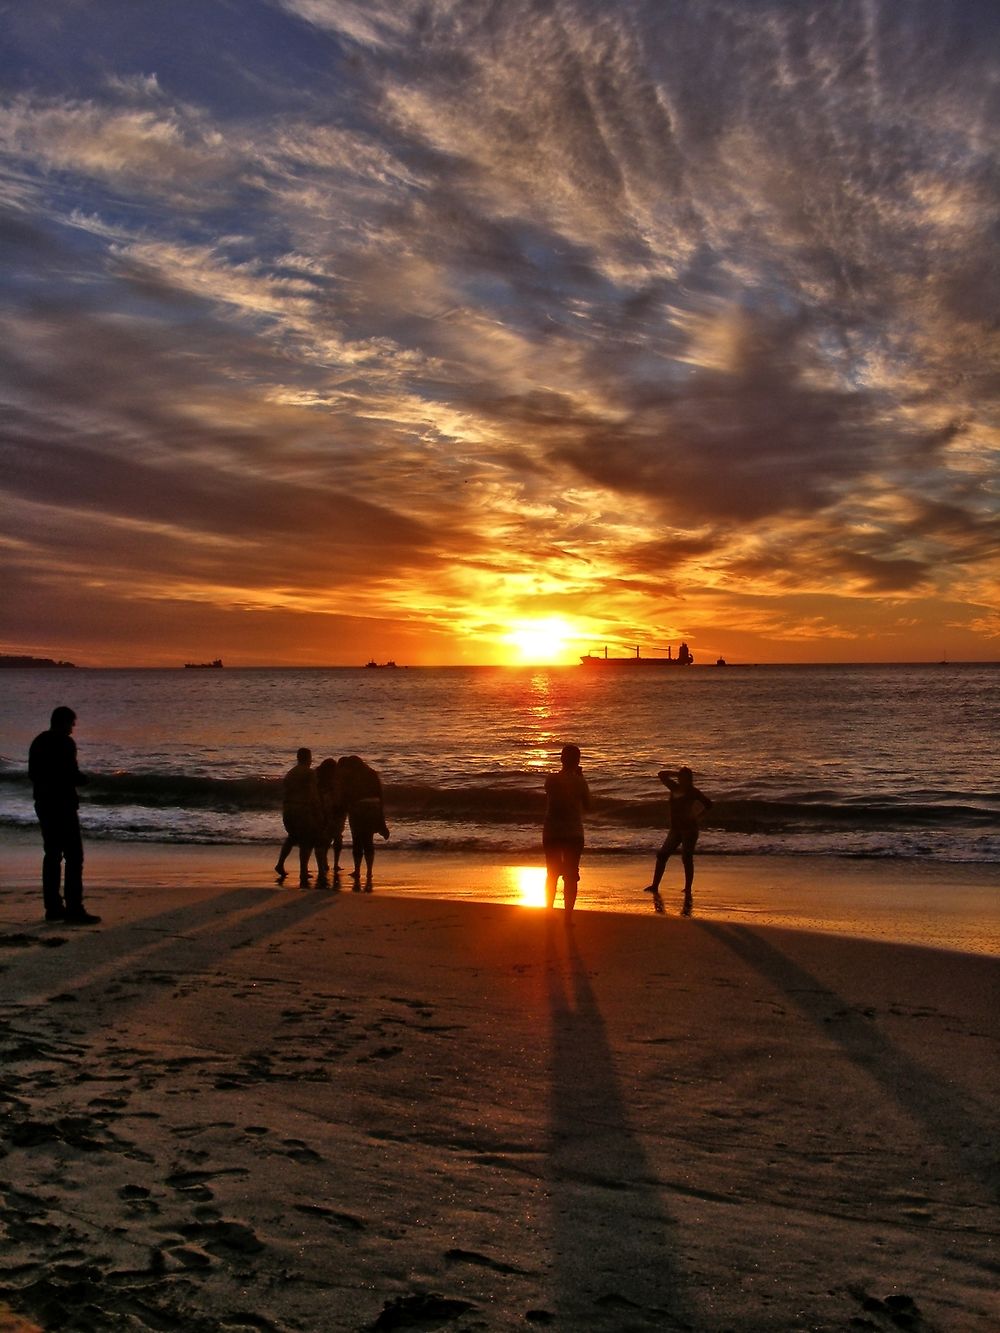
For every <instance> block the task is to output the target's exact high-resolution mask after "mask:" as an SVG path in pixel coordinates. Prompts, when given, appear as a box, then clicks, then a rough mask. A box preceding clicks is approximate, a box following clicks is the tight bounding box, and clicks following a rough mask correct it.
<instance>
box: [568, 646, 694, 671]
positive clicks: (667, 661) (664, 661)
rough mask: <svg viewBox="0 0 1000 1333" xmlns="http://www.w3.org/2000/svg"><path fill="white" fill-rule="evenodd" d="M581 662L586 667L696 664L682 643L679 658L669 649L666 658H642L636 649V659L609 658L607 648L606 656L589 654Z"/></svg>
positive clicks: (678, 652) (689, 651)
mask: <svg viewBox="0 0 1000 1333" xmlns="http://www.w3.org/2000/svg"><path fill="white" fill-rule="evenodd" d="M580 662H581V664H582V665H583V666H585V667H635V666H641V667H646V666H649V667H667V666H691V664H692V663H693V662H694V656H693V655H692V653H691V650H690V649H689V648H688V646H687V644H686V643H682V644H681V646H680V647H679V648H678V649H677V656H676V657H674V655H673V651H672V649H671V648H670V647H669V646H668V647H667V655H666V657H642V656H641V655H640V653H639V649H638V648H636V649H635V656H634V657H609V656H608V650H607V648H605V650H604V656H603V657H600V656H598V655H597V654H596V653H587V654H586V655H585V656H583V657H581V658H580Z"/></svg>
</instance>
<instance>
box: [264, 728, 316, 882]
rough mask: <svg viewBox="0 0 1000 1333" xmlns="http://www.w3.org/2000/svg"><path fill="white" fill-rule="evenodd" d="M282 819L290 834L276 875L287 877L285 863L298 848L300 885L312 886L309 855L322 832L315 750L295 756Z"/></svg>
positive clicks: (307, 750)
mask: <svg viewBox="0 0 1000 1333" xmlns="http://www.w3.org/2000/svg"><path fill="white" fill-rule="evenodd" d="M281 818H282V820H283V822H284V825H285V833H286V834H287V835H288V836H287V837H286V838H285V841H284V842H283V843H282V844H281V851H280V852H279V853H278V864H277V865H276V866H275V867H274V873H275V874H276V875H277V876H278V878H279V879H284V878H285V861H286V860H287V859H288V854H289V852H290V851H291V850H292V848H293V847H298V849H299V885H300V887H301V888H303V889H305V888H308V887H309V855H310V853H311V852H312V849H313V847H314V846H315V843H316V837H317V834H318V831H319V828H318V826H319V789H318V788H317V786H316V774H315V773H314V772H313V769H312V750H309V749H306V747H305V746H303V747H302V748H301V749H300V750H299V751H297V753H296V756H295V767H294V768H290V769H289V770H288V772H287V773H286V774H285V781H284V789H283V793H282V803H281Z"/></svg>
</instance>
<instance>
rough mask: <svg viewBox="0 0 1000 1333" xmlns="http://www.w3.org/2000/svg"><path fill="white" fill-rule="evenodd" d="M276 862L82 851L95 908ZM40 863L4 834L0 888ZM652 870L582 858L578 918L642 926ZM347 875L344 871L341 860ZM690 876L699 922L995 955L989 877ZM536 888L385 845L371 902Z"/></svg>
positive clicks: (531, 895)
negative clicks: (377, 897)
mask: <svg viewBox="0 0 1000 1333" xmlns="http://www.w3.org/2000/svg"><path fill="white" fill-rule="evenodd" d="M276 854H277V843H275V845H274V846H268V845H260V844H241V845H224V846H219V845H192V844H183V843H181V844H165V843H142V842H112V841H96V840H94V841H90V840H88V841H87V843H86V855H87V863H86V867H85V870H86V876H85V877H86V882H87V884H88V886H89V892H90V893H91V895H92V897H93V899H94V901H95V902H98V900H99V898H100V895H101V892H102V888H103V887H104V886H107V887H108V888H112V889H119V888H134V889H137V890H140V891H145V890H147V889H153V888H155V889H159V890H160V891H161V892H162V893H163V894H164V895H165V896H169V895H171V894H173V893H174V892H175V891H176V890H177V889H178V888H179V886H184V885H186V886H189V887H195V888H196V887H216V888H232V889H237V888H245V889H249V888H273V887H274V886H275V882H276V881H275V877H274V874H273V873H272V867H273V865H274V860H275V856H276ZM40 861H41V858H40V850H39V845H38V835H37V832H36V831H35V830H30V831H28V830H24V831H17V832H15V831H13V830H5V831H4V833H3V835H2V838H0V876H2V882H3V884H5V885H7V886H12V887H23V888H27V887H29V886H31V885H37V884H38V883H39V870H40ZM652 863H653V858H652V854H650V855H648V856H636V855H628V854H610V855H603V856H601V855H594V854H592V853H586V854H585V856H584V863H583V868H582V869H583V878H582V880H581V884H580V897H579V900H578V903H577V907H578V910H580V911H584V912H586V911H592V910H597V911H605V912H606V911H613V912H628V913H633V914H636V915H640V916H650V915H652V914H653V910H654V903H653V900H652V898H651V896H650V895H649V894H645V893H643V891H642V889H643V886H644V885H646V884H648V883H649V878H650V874H651V872H652ZM343 864H344V865H345V866H347V867H348V868H349V864H350V852H349V850H348V851H347V852H346V853H345V856H344V861H343ZM697 866H698V870H697V877H696V881H695V909H696V912H697V914H698V915H699V916H700V917H702V918H704V919H705V920H709V921H716V922H730V923H733V924H738V925H756V926H781V927H785V928H790V929H797V930H811V931H821V932H823V933H830V934H837V935H851V936H855V937H857V938H859V939H874V940H886V941H892V942H895V943H899V944H921V945H928V946H930V947H932V948H936V949H958V950H960V951H961V952H964V953H985V954H990V955H992V956H994V957H998V956H1000V883H998V877H997V867H996V866H991V865H977V864H965V865H954V864H948V863H942V862H931V861H902V860H885V861H883V860H869V859H864V858H848V857H827V856H773V857H765V856H746V857H740V856H713V855H712V854H711V852H707V853H704V854H701V853H699V856H698V858H697ZM289 869H290V870H291V871H292V872H293V873H291V874H290V875H289V877H288V879H287V880H286V881H285V887H286V888H287V889H289V890H291V891H295V890H296V888H297V864H296V863H295V858H294V856H293V857H292V858H290V860H289ZM544 879H545V875H544V869H543V866H542V860H541V851H540V850H539V852H538V853H537V854H536V855H535V856H531V855H530V854H529V855H527V856H521V857H508V858H502V857H499V856H497V855H493V856H489V857H478V856H474V855H471V854H469V853H467V852H466V853H441V852H435V853H428V852H420V851H415V850H413V849H411V848H408V847H406V846H405V843H403V844H402V845H400V843H398V842H390V843H389V844H379V846H378V851H377V855H376V860H375V889H376V891H377V892H378V893H379V894H391V895H393V896H402V897H406V898H412V897H422V898H435V899H442V900H448V901H461V902H486V903H503V904H506V905H510V906H514V905H517V904H521V905H525V906H539V905H541V904H542V903H543V901H544ZM682 884H683V869H682V867H681V865H680V861H679V860H678V859H677V858H674V859H673V860H672V861H671V863H670V865H669V866H668V868H667V873H666V875H665V877H664V881H663V890H662V905H663V908H664V911H665V912H666V913H667V914H668V915H673V914H675V913H676V912H677V911H678V910H679V908H680V904H681V897H682V893H681V890H682ZM95 910H97V911H100V907H99V906H98V907H97V908H95ZM28 919H30V913H29V918H28Z"/></svg>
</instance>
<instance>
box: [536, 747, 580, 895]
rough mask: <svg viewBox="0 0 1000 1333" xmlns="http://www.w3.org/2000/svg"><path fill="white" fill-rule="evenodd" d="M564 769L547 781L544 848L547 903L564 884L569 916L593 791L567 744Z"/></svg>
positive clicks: (562, 756) (562, 758)
mask: <svg viewBox="0 0 1000 1333" xmlns="http://www.w3.org/2000/svg"><path fill="white" fill-rule="evenodd" d="M559 758H560V761H561V763H562V767H561V768H560V770H559V772H558V773H550V774H549V776H548V777H547V778H546V779H545V796H546V807H545V822H544V823H543V824H542V847H543V848H544V850H545V901H546V904H547V906H549V907H555V905H556V889H557V887H558V885H559V880H560V879H561V880H562V882H563V902H564V904H565V906H566V917H567V920H569V919H570V918H571V917H572V915H573V908H574V906H575V904H576V890H577V885H578V884H579V882H580V857H581V855H582V854H583V812H584V811H585V810H588V809H589V808H590V788H589V787H588V786H587V780H586V778H585V777H584V776H583V771H582V769H581V768H580V749H579V746H576V745H564V746H563V748H562V751H561V752H560V755H559Z"/></svg>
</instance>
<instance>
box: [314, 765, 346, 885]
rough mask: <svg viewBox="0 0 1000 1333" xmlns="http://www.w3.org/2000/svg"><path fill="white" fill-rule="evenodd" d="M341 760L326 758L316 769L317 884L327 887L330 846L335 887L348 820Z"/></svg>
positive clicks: (328, 881)
mask: <svg viewBox="0 0 1000 1333" xmlns="http://www.w3.org/2000/svg"><path fill="white" fill-rule="evenodd" d="M341 762H343V761H338V760H336V759H324V760H323V761H322V763H321V764H320V765H319V767H318V768H317V769H316V785H317V787H318V788H319V829H318V832H317V836H316V866H317V870H318V878H317V880H316V885H317V887H319V886H323V887H324V888H325V887H326V885H327V884H329V883H330V847H331V846H332V847H333V883H334V887H336V883H337V876H338V875H339V874H340V854H341V852H342V851H343V850H344V825H345V824H346V823H347V806H346V805H345V804H344V784H343V781H342V780H341V776H340V763H341Z"/></svg>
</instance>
